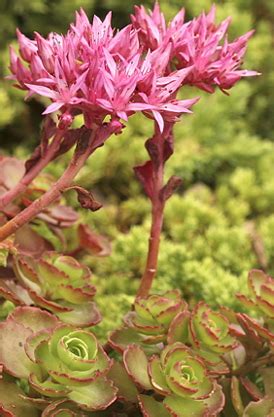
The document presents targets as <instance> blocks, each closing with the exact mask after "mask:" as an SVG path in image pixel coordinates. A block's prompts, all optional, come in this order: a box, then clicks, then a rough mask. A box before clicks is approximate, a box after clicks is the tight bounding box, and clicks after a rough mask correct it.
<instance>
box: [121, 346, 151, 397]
mask: <svg viewBox="0 0 274 417" xmlns="http://www.w3.org/2000/svg"><path fill="white" fill-rule="evenodd" d="M123 360H124V364H125V368H126V370H127V373H128V374H129V375H130V377H131V378H132V379H133V381H134V382H135V383H136V384H138V385H139V386H140V387H142V388H143V389H146V390H149V389H151V388H152V386H151V383H150V379H149V375H148V359H147V357H146V354H145V352H144V351H143V350H142V349H141V348H140V347H139V346H137V345H130V346H128V347H127V349H126V350H125V351H124V355H123Z"/></svg>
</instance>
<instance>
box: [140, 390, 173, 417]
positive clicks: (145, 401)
mask: <svg viewBox="0 0 274 417" xmlns="http://www.w3.org/2000/svg"><path fill="white" fill-rule="evenodd" d="M138 398H139V404H140V408H141V411H142V414H143V416H144V417H170V414H169V412H168V411H167V410H166V408H165V407H164V406H163V404H162V403H160V402H159V401H156V400H155V399H154V398H153V397H149V396H148V395H139V397H138Z"/></svg>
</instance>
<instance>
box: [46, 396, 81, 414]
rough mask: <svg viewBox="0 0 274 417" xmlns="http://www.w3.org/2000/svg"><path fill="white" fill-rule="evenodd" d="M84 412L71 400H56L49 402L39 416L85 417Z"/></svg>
mask: <svg viewBox="0 0 274 417" xmlns="http://www.w3.org/2000/svg"><path fill="white" fill-rule="evenodd" d="M85 416H87V414H86V413H84V412H83V411H81V410H80V409H79V408H78V407H77V406H76V404H75V403H74V402H73V401H70V400H57V401H54V402H53V403H50V404H49V405H48V406H47V407H46V408H45V410H44V411H43V413H42V416H41V417H85Z"/></svg>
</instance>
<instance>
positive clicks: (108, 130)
mask: <svg viewBox="0 0 274 417" xmlns="http://www.w3.org/2000/svg"><path fill="white" fill-rule="evenodd" d="M115 131H117V123H116V124H115V123H114V125H113V126H112V123H111V122H110V123H109V125H107V126H101V127H100V128H98V127H96V128H95V129H94V130H93V131H92V133H91V135H90V136H89V137H88V138H87V139H85V140H80V141H79V142H78V144H77V147H76V150H75V153H74V155H73V158H72V160H71V162H70V164H69V166H68V167H67V169H66V170H65V171H64V173H63V175H62V176H61V177H60V178H59V179H58V181H56V183H55V184H54V185H53V187H52V188H51V189H50V190H49V191H47V192H46V193H45V194H44V195H42V197H40V198H38V199H37V200H35V201H34V202H33V203H32V204H31V205H30V206H29V207H27V208H26V209H25V210H23V211H22V212H20V213H19V214H18V215H17V216H15V217H14V218H13V219H11V220H10V221H9V222H7V223H6V224H5V225H4V226H2V227H1V228H0V242H1V241H2V240H4V239H6V238H7V237H8V236H10V235H11V234H13V233H15V232H16V231H17V230H18V229H19V228H20V227H22V226H23V225H24V224H26V223H28V222H29V221H30V220H32V219H33V218H34V217H35V216H36V215H37V214H39V213H40V212H41V211H43V210H44V209H45V208H46V207H48V206H49V205H50V204H52V203H53V202H54V201H55V200H56V199H57V198H58V197H60V195H61V194H62V192H63V191H64V190H65V189H66V188H68V187H69V186H70V185H71V183H72V181H73V179H74V178H75V176H76V175H77V174H78V172H79V171H80V169H81V168H82V167H83V165H84V164H85V162H86V160H87V159H88V157H89V156H90V155H91V154H92V153H93V152H94V151H95V149H97V148H98V147H99V146H102V145H103V143H104V142H105V140H106V139H107V138H108V137H109V136H110V135H111V134H112V133H114V132H115Z"/></svg>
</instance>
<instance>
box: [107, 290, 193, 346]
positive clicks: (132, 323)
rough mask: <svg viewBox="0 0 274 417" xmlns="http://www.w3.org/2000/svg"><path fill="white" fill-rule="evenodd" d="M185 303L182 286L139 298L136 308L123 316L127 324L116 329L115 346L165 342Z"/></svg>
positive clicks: (112, 335)
mask: <svg viewBox="0 0 274 417" xmlns="http://www.w3.org/2000/svg"><path fill="white" fill-rule="evenodd" d="M186 307H187V304H186V302H185V301H184V300H182V298H181V295H180V291H179V290H173V291H167V292H165V293H164V294H161V295H158V294H153V295H149V296H148V297H145V298H137V299H136V300H135V303H134V311H131V312H130V313H128V314H127V315H126V316H125V318H124V322H125V324H126V327H123V328H122V329H119V330H117V331H115V332H113V333H112V334H111V336H110V343H111V345H112V346H113V347H114V348H115V349H118V350H120V351H123V350H124V348H125V347H126V346H127V345H128V344H130V343H138V344H141V345H142V344H144V345H155V344H157V343H160V342H163V341H165V340H166V337H167V333H168V328H169V326H170V323H171V322H172V320H173V319H174V318H175V317H176V316H177V314H178V313H180V312H181V311H184V310H185V309H186Z"/></svg>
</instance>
